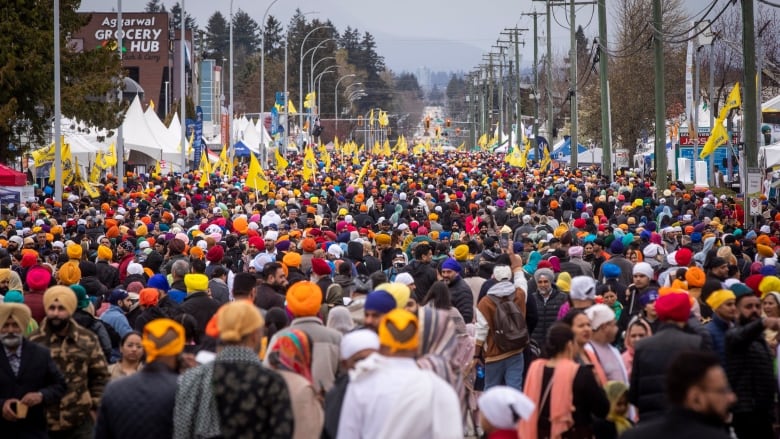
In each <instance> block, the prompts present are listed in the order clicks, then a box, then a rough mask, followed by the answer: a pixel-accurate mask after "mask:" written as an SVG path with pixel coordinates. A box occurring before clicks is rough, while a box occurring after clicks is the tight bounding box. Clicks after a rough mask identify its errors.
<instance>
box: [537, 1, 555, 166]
mask: <svg viewBox="0 0 780 439" xmlns="http://www.w3.org/2000/svg"><path fill="white" fill-rule="evenodd" d="M545 3H546V5H547V65H546V66H545V67H547V86H546V88H547V143H548V145H549V146H548V147H549V148H550V150H552V145H553V129H554V128H553V117H554V116H553V96H552V85H553V80H552V5H551V4H550V0H547V1H546V2H545ZM536 160H537V161H538V160H541V157H540V156H539V151H536Z"/></svg>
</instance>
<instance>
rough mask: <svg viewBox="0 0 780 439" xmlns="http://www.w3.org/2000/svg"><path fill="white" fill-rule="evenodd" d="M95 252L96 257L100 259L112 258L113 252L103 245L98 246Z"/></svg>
mask: <svg viewBox="0 0 780 439" xmlns="http://www.w3.org/2000/svg"><path fill="white" fill-rule="evenodd" d="M97 254H98V259H102V260H104V261H110V260H112V259H114V252H112V251H111V249H110V248H109V247H108V246H105V245H101V246H100V247H98V250H97Z"/></svg>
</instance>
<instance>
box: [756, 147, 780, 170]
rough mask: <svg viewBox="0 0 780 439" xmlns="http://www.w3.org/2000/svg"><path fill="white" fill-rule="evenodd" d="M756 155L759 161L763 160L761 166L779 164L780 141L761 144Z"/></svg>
mask: <svg viewBox="0 0 780 439" xmlns="http://www.w3.org/2000/svg"><path fill="white" fill-rule="evenodd" d="M758 157H759V161H760V160H765V162H764V163H765V164H764V165H763V166H765V167H767V168H769V167H772V166H777V165H780V143H773V144H771V145H767V146H762V147H761V148H759V149H758Z"/></svg>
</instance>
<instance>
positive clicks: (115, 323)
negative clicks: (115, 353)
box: [100, 288, 133, 337]
mask: <svg viewBox="0 0 780 439" xmlns="http://www.w3.org/2000/svg"><path fill="white" fill-rule="evenodd" d="M108 303H109V306H108V309H107V310H106V311H105V312H104V313H103V314H102V315H101V316H100V320H102V321H103V322H104V323H106V324H108V325H109V326H111V327H112V328H114V330H115V331H116V332H117V334H119V336H120V337H124V336H125V334H127V333H128V332H132V330H133V327H132V326H130V322H128V320H127V316H125V314H126V313H127V312H128V311H129V310H130V307H131V306H132V302H131V301H130V296H129V294H128V293H127V291H125V290H123V289H121V288H117V289H115V290H113V291H111V293H110V294H109V296H108Z"/></svg>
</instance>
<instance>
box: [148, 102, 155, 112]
mask: <svg viewBox="0 0 780 439" xmlns="http://www.w3.org/2000/svg"><path fill="white" fill-rule="evenodd" d="M149 108H150V109H151V110H152V111H154V101H153V100H151V99H149Z"/></svg>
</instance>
